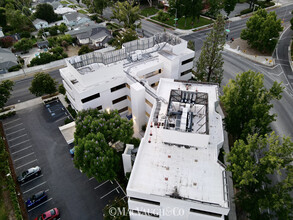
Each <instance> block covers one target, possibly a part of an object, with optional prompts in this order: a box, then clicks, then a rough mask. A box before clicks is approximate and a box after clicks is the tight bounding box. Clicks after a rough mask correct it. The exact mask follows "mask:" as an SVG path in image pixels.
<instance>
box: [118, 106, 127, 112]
mask: <svg viewBox="0 0 293 220" xmlns="http://www.w3.org/2000/svg"><path fill="white" fill-rule="evenodd" d="M125 111H128V106H126V107H125V108H122V109H120V110H118V113H122V112H125Z"/></svg>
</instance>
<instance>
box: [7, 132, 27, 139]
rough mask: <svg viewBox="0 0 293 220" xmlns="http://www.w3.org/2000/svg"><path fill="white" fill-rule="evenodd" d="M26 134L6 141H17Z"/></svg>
mask: <svg viewBox="0 0 293 220" xmlns="http://www.w3.org/2000/svg"><path fill="white" fill-rule="evenodd" d="M26 135H27V134H23V135H20V136H18V137H16V138H12V139H10V140H9V139H8V141H13V140H16V139H18V138H21V137H24V136H26Z"/></svg>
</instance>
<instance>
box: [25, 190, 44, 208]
mask: <svg viewBox="0 0 293 220" xmlns="http://www.w3.org/2000/svg"><path fill="white" fill-rule="evenodd" d="M47 198H48V196H47V194H46V192H45V191H40V192H38V193H36V194H35V195H33V196H32V197H31V198H29V199H28V200H26V202H25V204H26V207H27V209H31V208H33V207H35V206H37V205H39V204H40V203H42V202H43V201H45V200H47Z"/></svg>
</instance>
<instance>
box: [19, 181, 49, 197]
mask: <svg viewBox="0 0 293 220" xmlns="http://www.w3.org/2000/svg"><path fill="white" fill-rule="evenodd" d="M45 183H46V181H45V182H42V183H40V184H39V185H36V186H34V187H33V188H30V189H29V190H27V191H25V192H23V194H25V193H28V192H30V191H32V190H33V189H35V188H37V187H39V186H41V185H44V184H45Z"/></svg>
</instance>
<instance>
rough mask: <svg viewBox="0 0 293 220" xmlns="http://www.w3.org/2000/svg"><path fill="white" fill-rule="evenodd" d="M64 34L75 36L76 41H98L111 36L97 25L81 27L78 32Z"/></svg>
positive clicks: (105, 29) (106, 30)
mask: <svg viewBox="0 0 293 220" xmlns="http://www.w3.org/2000/svg"><path fill="white" fill-rule="evenodd" d="M66 34H70V35H71V36H76V37H77V38H78V39H85V38H91V39H92V40H95V39H99V38H102V37H106V36H111V33H110V31H109V30H108V29H107V28H105V27H101V26H99V25H92V26H88V27H82V28H80V29H78V30H72V31H68V32H67V33H66Z"/></svg>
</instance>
